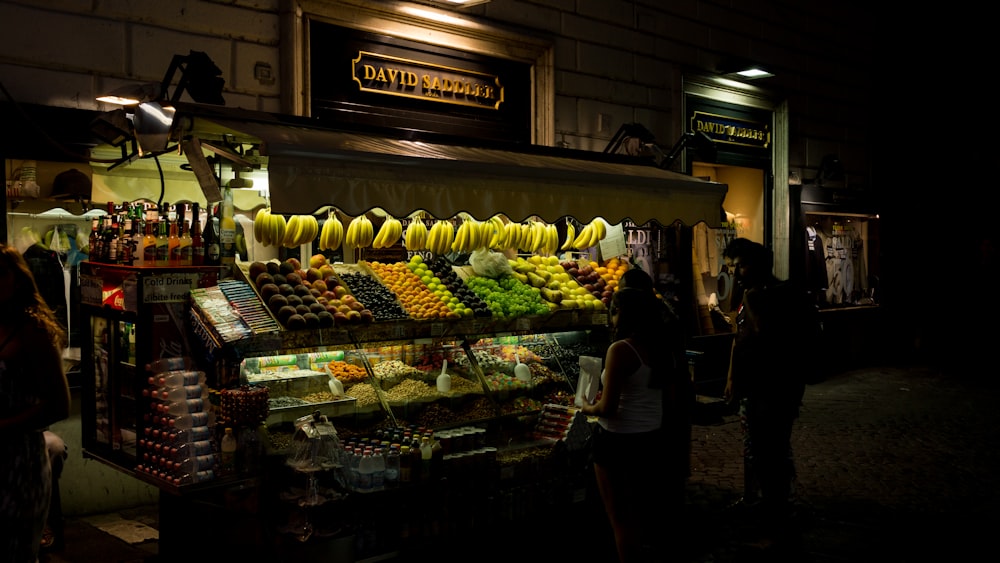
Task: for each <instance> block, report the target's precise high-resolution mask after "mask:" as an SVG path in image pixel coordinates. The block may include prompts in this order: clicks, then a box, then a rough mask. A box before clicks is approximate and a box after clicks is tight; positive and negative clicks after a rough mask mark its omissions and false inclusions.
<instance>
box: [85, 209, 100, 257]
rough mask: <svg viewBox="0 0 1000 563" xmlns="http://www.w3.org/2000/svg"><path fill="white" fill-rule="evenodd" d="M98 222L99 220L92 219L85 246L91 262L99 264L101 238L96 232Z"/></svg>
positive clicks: (96, 218)
mask: <svg viewBox="0 0 1000 563" xmlns="http://www.w3.org/2000/svg"><path fill="white" fill-rule="evenodd" d="M100 221H101V220H100V218H98V217H94V219H93V221H91V222H90V239H89V240H88V241H87V246H88V248H89V249H90V250H89V253H88V254H89V258H90V261H91V262H99V261H100V257H101V242H100V239H101V237H100V235H99V234H98V230H97V226H98V225H99V224H100Z"/></svg>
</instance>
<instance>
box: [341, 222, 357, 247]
mask: <svg viewBox="0 0 1000 563" xmlns="http://www.w3.org/2000/svg"><path fill="white" fill-rule="evenodd" d="M360 224H361V215H358V216H357V217H355V218H354V219H351V222H350V223H348V224H347V236H346V237H345V238H344V242H345V243H347V245H348V246H350V247H352V248H357V246H358V226H359V225H360Z"/></svg>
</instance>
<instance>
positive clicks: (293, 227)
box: [281, 215, 299, 248]
mask: <svg viewBox="0 0 1000 563" xmlns="http://www.w3.org/2000/svg"><path fill="white" fill-rule="evenodd" d="M298 236H299V216H298V215H292V216H291V217H289V218H288V224H287V225H286V226H285V236H284V237H282V239H281V245H282V246H284V247H286V248H293V247H294V246H295V240H296V238H298Z"/></svg>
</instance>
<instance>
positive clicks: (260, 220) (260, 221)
mask: <svg viewBox="0 0 1000 563" xmlns="http://www.w3.org/2000/svg"><path fill="white" fill-rule="evenodd" d="M270 214H271V212H270V211H268V210H267V208H266V207H261V208H260V209H258V210H257V213H256V214H255V215H254V217H253V239H254V240H255V241H257V242H259V243H261V244H263V245H265V246H266V245H267V243H266V242H265V239H264V223H266V222H267V216H268V215H270Z"/></svg>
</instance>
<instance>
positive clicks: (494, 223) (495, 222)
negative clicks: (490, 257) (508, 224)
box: [488, 215, 504, 250]
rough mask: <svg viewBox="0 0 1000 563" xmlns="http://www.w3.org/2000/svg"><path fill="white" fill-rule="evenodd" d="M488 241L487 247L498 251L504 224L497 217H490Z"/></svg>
mask: <svg viewBox="0 0 1000 563" xmlns="http://www.w3.org/2000/svg"><path fill="white" fill-rule="evenodd" d="M489 224H490V241H489V245H488V246H489V247H490V249H492V250H500V248H501V247H500V242H501V241H502V240H503V234H504V223H503V219H501V218H500V216H499V215H494V216H492V217H490V220H489Z"/></svg>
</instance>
